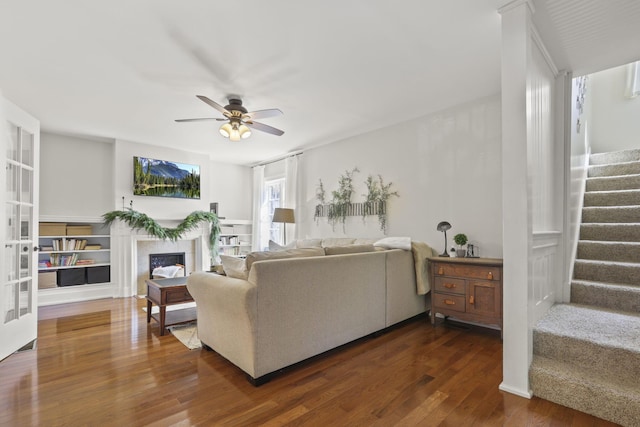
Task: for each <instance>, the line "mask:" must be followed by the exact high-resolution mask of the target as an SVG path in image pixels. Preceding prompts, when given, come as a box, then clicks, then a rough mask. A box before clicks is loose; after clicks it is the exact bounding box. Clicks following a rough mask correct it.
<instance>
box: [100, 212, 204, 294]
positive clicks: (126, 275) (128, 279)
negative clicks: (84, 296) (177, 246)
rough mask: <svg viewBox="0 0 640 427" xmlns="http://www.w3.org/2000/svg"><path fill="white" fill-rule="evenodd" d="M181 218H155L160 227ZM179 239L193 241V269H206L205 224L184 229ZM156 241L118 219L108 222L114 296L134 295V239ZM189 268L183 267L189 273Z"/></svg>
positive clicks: (167, 225)
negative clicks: (184, 231)
mask: <svg viewBox="0 0 640 427" xmlns="http://www.w3.org/2000/svg"><path fill="white" fill-rule="evenodd" d="M180 222H181V220H159V221H158V223H159V224H160V225H161V226H163V227H176V226H177V225H178V224H180ZM179 240H193V241H194V243H195V270H196V271H198V270H204V269H205V268H206V269H208V267H209V264H210V257H209V244H208V242H209V226H208V224H201V225H200V226H199V227H198V228H196V229H194V230H191V231H188V232H186V233H185V234H184V236H182V238H181V239H179ZM141 241H158V242H162V240H161V239H158V238H157V237H154V236H150V235H148V234H147V233H146V232H145V231H144V230H132V229H131V228H130V227H129V226H128V225H126V224H125V223H124V222H122V221H114V222H113V223H112V224H111V282H112V283H114V284H115V285H116V289H114V297H128V296H135V295H137V271H136V269H137V258H138V242H141ZM190 273H192V271H187V272H186V274H190Z"/></svg>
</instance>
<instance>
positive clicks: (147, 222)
mask: <svg viewBox="0 0 640 427" xmlns="http://www.w3.org/2000/svg"><path fill="white" fill-rule="evenodd" d="M102 219H103V220H104V223H105V225H107V226H109V225H111V223H112V222H114V221H115V220H117V219H119V220H120V221H122V222H124V223H125V224H127V225H128V226H129V227H130V228H131V229H132V230H144V231H146V232H147V234H149V235H150V236H154V237H157V238H158V239H162V240H171V241H172V242H174V241H176V240H178V239H180V238H181V237H182V236H184V234H185V233H186V232H188V231H191V230H194V229H195V228H197V227H198V224H199V223H201V222H208V223H209V224H210V229H209V251H210V253H211V259H212V260H215V259H216V258H217V257H218V244H219V242H218V241H219V238H220V223H219V221H218V216H217V215H216V214H215V213H213V212H205V211H194V212H191V213H190V214H189V215H188V216H187V217H186V218H185V219H184V220H183V221H182V222H181V223H180V224H178V226H177V227H176V228H168V227H163V226H161V225H160V224H158V223H157V222H156V221H155V220H154V219H153V218H150V217H149V216H147V215H146V214H143V213H141V212H138V211H134V210H133V209H130V208H129V209H123V210H121V211H111V212H107V213H105V214H104V215H102Z"/></svg>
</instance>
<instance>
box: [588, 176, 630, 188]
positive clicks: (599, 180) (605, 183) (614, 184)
mask: <svg viewBox="0 0 640 427" xmlns="http://www.w3.org/2000/svg"><path fill="white" fill-rule="evenodd" d="M638 188H640V174H635V175H622V176H602V177H595V178H587V186H586V191H609V190H633V189H638Z"/></svg>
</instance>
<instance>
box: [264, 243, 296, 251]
mask: <svg viewBox="0 0 640 427" xmlns="http://www.w3.org/2000/svg"><path fill="white" fill-rule="evenodd" d="M295 247H296V241H295V240H294V241H293V242H289V243H287V244H286V245H284V246H283V245H281V244H279V243H276V242H274V241H273V240H269V252H278V251H286V250H287V249H295Z"/></svg>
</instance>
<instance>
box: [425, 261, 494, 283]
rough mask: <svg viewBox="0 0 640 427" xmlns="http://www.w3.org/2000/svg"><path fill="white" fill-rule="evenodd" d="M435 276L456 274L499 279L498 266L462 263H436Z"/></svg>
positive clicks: (457, 275) (470, 277)
mask: <svg viewBox="0 0 640 427" xmlns="http://www.w3.org/2000/svg"><path fill="white" fill-rule="evenodd" d="M433 272H434V275H435V276H456V277H465V278H469V279H483V280H500V267H490V266H484V265H463V264H447V263H444V262H443V263H436V264H435V266H434V271H433Z"/></svg>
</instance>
